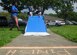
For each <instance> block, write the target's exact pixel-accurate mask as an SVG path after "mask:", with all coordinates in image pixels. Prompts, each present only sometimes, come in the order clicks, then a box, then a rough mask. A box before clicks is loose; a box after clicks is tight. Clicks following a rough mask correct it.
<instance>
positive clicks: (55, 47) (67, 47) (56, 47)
mask: <svg viewBox="0 0 77 55" xmlns="http://www.w3.org/2000/svg"><path fill="white" fill-rule="evenodd" d="M50 48H52V49H59V48H65V49H73V48H77V46H54V47H53V46H51V47H0V49H50Z"/></svg>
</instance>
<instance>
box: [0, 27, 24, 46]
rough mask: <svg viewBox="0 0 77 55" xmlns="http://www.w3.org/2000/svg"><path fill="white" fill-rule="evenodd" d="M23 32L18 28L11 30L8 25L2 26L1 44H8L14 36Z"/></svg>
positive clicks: (0, 33)
mask: <svg viewBox="0 0 77 55" xmlns="http://www.w3.org/2000/svg"><path fill="white" fill-rule="evenodd" d="M21 29H22V30H23V28H21ZM21 33H22V32H21V31H18V30H17V28H14V29H13V30H9V28H8V27H4V28H0V46H3V45H6V44H7V43H9V42H11V41H12V40H13V39H14V38H16V37H17V36H19V35H20V34H21Z"/></svg>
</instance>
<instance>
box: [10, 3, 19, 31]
mask: <svg viewBox="0 0 77 55" xmlns="http://www.w3.org/2000/svg"><path fill="white" fill-rule="evenodd" d="M17 16H18V8H17V3H16V2H13V3H12V7H11V18H12V21H13V23H15V25H16V26H17V29H18V30H20V28H19V24H18V17H17ZM13 27H14V26H11V28H10V30H12V29H13Z"/></svg>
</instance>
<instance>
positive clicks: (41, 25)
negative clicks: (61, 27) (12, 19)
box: [25, 16, 47, 32]
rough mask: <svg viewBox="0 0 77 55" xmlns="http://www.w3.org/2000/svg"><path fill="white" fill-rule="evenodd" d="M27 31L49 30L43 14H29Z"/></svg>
mask: <svg viewBox="0 0 77 55" xmlns="http://www.w3.org/2000/svg"><path fill="white" fill-rule="evenodd" d="M25 32H47V28H46V25H45V22H44V17H43V16H29V19H28V23H27V26H26V28H25Z"/></svg>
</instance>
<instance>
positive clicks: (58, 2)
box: [2, 0, 77, 20]
mask: <svg viewBox="0 0 77 55" xmlns="http://www.w3.org/2000/svg"><path fill="white" fill-rule="evenodd" d="M2 2H3V3H2V4H4V5H2V6H3V7H4V10H8V11H9V7H10V5H11V4H12V2H16V3H17V4H18V9H19V11H20V10H22V9H24V5H26V6H33V7H34V8H37V7H41V8H42V9H43V12H44V10H45V9H48V7H49V6H50V7H51V8H52V9H53V10H54V11H56V13H57V14H58V16H59V17H61V18H64V19H65V20H66V19H67V18H68V16H69V12H73V6H72V4H73V3H74V2H77V0H6V1H5V0H2ZM43 12H42V13H43ZM67 15H68V16H67Z"/></svg>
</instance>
